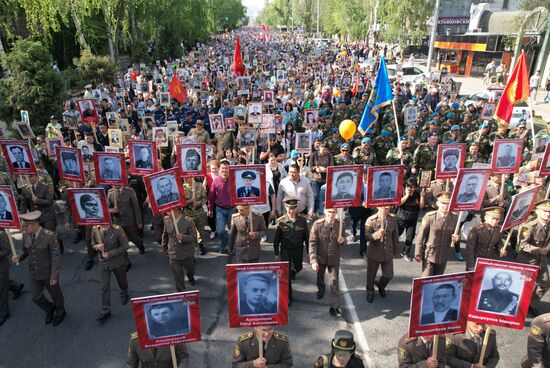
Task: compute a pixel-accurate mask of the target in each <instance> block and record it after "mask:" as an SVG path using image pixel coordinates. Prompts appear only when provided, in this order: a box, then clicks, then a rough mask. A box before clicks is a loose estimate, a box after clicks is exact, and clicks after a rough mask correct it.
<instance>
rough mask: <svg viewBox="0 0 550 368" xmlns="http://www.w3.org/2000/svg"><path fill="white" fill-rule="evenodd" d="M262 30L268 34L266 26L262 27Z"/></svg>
mask: <svg viewBox="0 0 550 368" xmlns="http://www.w3.org/2000/svg"><path fill="white" fill-rule="evenodd" d="M262 29H263V30H264V32H267V26H266V25H265V24H264V25H262Z"/></svg>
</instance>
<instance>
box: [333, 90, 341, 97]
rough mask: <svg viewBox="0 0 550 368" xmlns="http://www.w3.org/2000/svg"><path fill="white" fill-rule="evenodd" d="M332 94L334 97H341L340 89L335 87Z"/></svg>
mask: <svg viewBox="0 0 550 368" xmlns="http://www.w3.org/2000/svg"><path fill="white" fill-rule="evenodd" d="M332 95H333V96H334V98H338V97H340V90H338V89H335V90H334V92H332Z"/></svg>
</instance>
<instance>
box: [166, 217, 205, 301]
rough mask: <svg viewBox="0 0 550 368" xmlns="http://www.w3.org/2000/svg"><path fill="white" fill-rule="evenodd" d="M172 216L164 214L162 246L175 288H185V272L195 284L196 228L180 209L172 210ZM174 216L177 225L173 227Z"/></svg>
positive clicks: (191, 282)
mask: <svg viewBox="0 0 550 368" xmlns="http://www.w3.org/2000/svg"><path fill="white" fill-rule="evenodd" d="M172 211H173V214H174V216H173V217H172V216H170V214H165V215H164V232H163V233H162V247H163V248H167V249H168V259H169V263H170V270H172V274H173V275H174V280H175V282H176V290H177V291H184V290H185V273H186V272H187V278H188V279H189V283H190V284H191V285H195V277H194V276H195V247H196V246H197V229H196V228H195V224H194V223H193V220H192V219H190V218H188V217H186V216H184V215H183V213H182V211H181V209H179V208H178V209H174V210H172ZM174 218H175V223H176V226H177V231H176V227H174Z"/></svg>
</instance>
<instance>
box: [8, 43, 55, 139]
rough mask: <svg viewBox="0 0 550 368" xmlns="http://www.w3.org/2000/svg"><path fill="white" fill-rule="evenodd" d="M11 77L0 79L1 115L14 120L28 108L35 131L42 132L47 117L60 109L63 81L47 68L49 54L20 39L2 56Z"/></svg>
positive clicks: (38, 46) (43, 47) (40, 46)
mask: <svg viewBox="0 0 550 368" xmlns="http://www.w3.org/2000/svg"><path fill="white" fill-rule="evenodd" d="M6 63H7V67H9V69H10V70H11V76H9V77H7V78H4V79H3V80H2V81H1V82H0V101H2V106H1V111H2V113H3V116H2V118H3V119H4V120H6V121H11V120H12V119H17V117H18V116H19V111H20V110H28V111H29V116H30V121H31V124H32V125H33V129H34V131H35V133H41V132H43V131H44V127H45V125H46V122H47V117H48V116H50V115H53V114H59V113H60V112H61V111H62V107H63V100H64V97H65V93H64V84H63V81H62V79H61V76H60V74H59V73H58V72H56V71H54V70H53V69H52V67H51V63H52V57H51V55H50V53H49V51H48V48H47V47H45V46H44V45H43V44H42V43H40V42H38V41H32V40H29V39H21V40H18V41H17V42H15V43H14V44H13V49H12V51H11V52H10V53H9V54H8V55H7V57H6Z"/></svg>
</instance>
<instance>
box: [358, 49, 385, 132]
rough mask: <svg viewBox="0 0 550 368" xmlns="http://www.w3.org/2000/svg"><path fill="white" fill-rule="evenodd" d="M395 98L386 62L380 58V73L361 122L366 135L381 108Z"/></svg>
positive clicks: (377, 75) (361, 129)
mask: <svg viewBox="0 0 550 368" xmlns="http://www.w3.org/2000/svg"><path fill="white" fill-rule="evenodd" d="M392 99H393V92H392V89H391V85H390V79H389V78H388V71H387V69H386V62H385V61H384V58H383V57H381V58H380V66H379V67H378V73H377V74H376V79H375V80H374V85H373V86H372V91H371V93H370V97H369V102H368V103H367V106H366V107H365V111H363V116H362V117H361V122H360V123H359V131H360V132H361V134H363V135H365V133H366V132H367V129H369V127H370V126H371V125H372V124H373V123H376V121H378V114H379V113H380V108H382V107H384V106H386V105H389V104H391V101H392Z"/></svg>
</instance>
